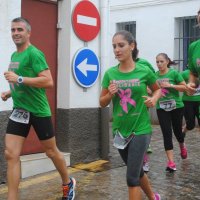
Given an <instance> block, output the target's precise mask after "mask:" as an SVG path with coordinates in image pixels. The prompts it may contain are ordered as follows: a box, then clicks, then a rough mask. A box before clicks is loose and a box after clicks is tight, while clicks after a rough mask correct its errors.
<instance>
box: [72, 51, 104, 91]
mask: <svg viewBox="0 0 200 200" xmlns="http://www.w3.org/2000/svg"><path fill="white" fill-rule="evenodd" d="M99 71H100V66H99V60H98V58H97V56H96V54H95V53H94V52H93V51H92V50H90V49H88V48H82V49H80V50H79V51H78V52H77V53H76V54H75V56H74V60H73V73H74V77H75V79H76V81H77V82H78V84H79V85H81V86H82V87H86V88H88V87H91V86H92V85H94V83H95V82H96V80H97V78H98V76H99Z"/></svg>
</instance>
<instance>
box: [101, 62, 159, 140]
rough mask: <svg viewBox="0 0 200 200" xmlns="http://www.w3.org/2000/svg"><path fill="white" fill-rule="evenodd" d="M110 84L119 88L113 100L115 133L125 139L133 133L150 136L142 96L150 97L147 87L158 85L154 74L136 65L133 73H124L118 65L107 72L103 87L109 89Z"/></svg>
mask: <svg viewBox="0 0 200 200" xmlns="http://www.w3.org/2000/svg"><path fill="white" fill-rule="evenodd" d="M110 82H113V83H116V84H117V86H118V88H119V89H118V93H117V94H115V96H114V97H113V98H112V102H113V127H112V128H113V133H115V132H116V131H119V132H120V133H121V134H122V135H123V136H124V137H128V136H129V135H130V134H131V133H133V132H134V133H135V134H136V135H141V134H148V133H149V134H150V133H151V132H152V128H151V122H150V117H149V113H148V109H147V107H146V105H145V104H144V98H142V96H144V95H145V96H147V95H148V94H147V89H146V88H147V85H152V84H154V83H156V77H155V75H154V74H153V72H151V71H150V70H149V69H148V67H145V66H142V65H141V64H139V63H136V67H135V69H134V70H133V71H131V72H128V73H122V72H120V71H119V66H118V65H117V66H114V67H111V68H110V69H109V70H107V71H106V73H105V75H104V78H103V81H102V87H103V88H108V86H109V84H110Z"/></svg>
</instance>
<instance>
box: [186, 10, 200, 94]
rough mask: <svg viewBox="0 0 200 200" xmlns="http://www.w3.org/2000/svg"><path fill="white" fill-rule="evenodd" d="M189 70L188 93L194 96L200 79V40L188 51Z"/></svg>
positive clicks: (198, 13) (199, 23)
mask: <svg viewBox="0 0 200 200" xmlns="http://www.w3.org/2000/svg"><path fill="white" fill-rule="evenodd" d="M196 28H200V9H199V11H198V12H197V26H196ZM188 68H189V70H190V77H189V83H188V84H187V92H188V94H189V95H192V94H194V93H195V92H196V87H197V86H198V85H197V84H196V83H197V82H199V79H200V39H198V40H196V41H194V42H192V43H191V44H190V46H189V51H188Z"/></svg>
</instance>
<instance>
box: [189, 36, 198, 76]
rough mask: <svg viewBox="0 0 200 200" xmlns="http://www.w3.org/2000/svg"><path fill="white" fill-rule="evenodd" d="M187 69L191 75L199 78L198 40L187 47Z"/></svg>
mask: <svg viewBox="0 0 200 200" xmlns="http://www.w3.org/2000/svg"><path fill="white" fill-rule="evenodd" d="M188 68H189V70H190V71H191V72H192V73H194V74H195V75H196V76H198V77H200V39H199V40H197V41H195V42H193V43H191V44H190V46H189V52H188Z"/></svg>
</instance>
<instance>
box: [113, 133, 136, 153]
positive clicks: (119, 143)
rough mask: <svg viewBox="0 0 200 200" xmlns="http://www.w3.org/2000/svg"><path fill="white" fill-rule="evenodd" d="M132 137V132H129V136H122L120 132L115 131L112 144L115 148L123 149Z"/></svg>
mask: <svg viewBox="0 0 200 200" xmlns="http://www.w3.org/2000/svg"><path fill="white" fill-rule="evenodd" d="M133 137H134V134H131V135H130V136H129V137H127V138H124V137H123V136H122V135H121V133H120V132H117V133H116V134H115V137H114V141H113V146H114V147H116V148H117V149H125V148H126V147H127V145H128V143H129V142H130V141H131V140H132V138H133Z"/></svg>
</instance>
